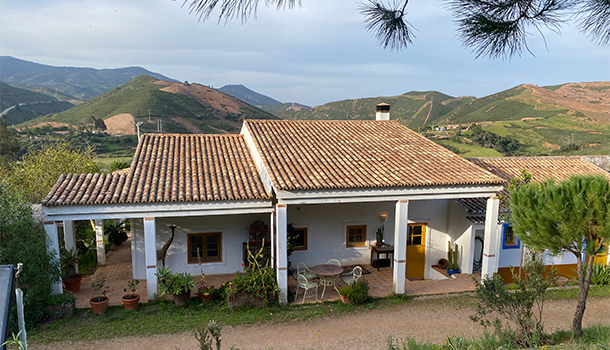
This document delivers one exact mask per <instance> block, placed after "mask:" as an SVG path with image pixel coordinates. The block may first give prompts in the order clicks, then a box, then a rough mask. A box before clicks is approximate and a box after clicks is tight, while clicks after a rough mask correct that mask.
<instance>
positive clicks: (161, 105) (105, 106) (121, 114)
mask: <svg viewBox="0 0 610 350" xmlns="http://www.w3.org/2000/svg"><path fill="white" fill-rule="evenodd" d="M92 117H93V118H95V119H102V120H104V122H105V124H106V127H107V129H108V130H107V132H108V133H110V134H117V135H120V134H123V135H124V134H128V135H131V134H134V133H135V132H136V129H135V123H137V122H140V121H141V122H143V125H142V126H141V127H140V130H141V131H142V132H157V131H158V130H159V128H161V129H162V131H163V132H176V133H228V132H238V131H239V129H240V127H241V122H242V120H243V119H245V118H252V119H253V118H257V119H276V118H277V117H275V116H273V115H271V114H269V113H266V112H264V111H262V110H260V109H258V108H255V107H252V106H250V105H248V104H246V103H244V102H242V101H240V100H238V99H236V98H234V97H232V96H229V95H227V94H224V93H222V92H220V91H218V90H214V89H212V88H210V87H207V86H204V85H200V84H188V83H174V82H168V81H162V80H157V79H155V78H153V77H149V76H139V77H137V78H135V79H133V80H132V81H130V82H128V83H127V84H124V85H122V86H120V87H118V88H116V89H113V90H111V91H108V92H107V93H105V94H102V95H100V96H98V97H95V98H93V99H91V100H89V101H86V102H84V103H82V104H81V105H79V106H76V107H74V108H71V109H69V110H67V111H65V112H62V113H58V114H55V115H52V116H48V117H42V118H37V119H35V120H32V121H30V122H28V123H25V124H22V125H20V127H25V126H29V127H32V126H42V125H50V126H53V127H60V126H79V125H84V124H87V123H90V121H91V118H92ZM159 124H160V127H159Z"/></svg>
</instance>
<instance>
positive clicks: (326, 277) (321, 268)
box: [309, 264, 343, 299]
mask: <svg viewBox="0 0 610 350" xmlns="http://www.w3.org/2000/svg"><path fill="white" fill-rule="evenodd" d="M309 269H310V270H311V271H312V272H313V273H315V274H316V275H318V276H320V282H321V283H322V285H323V286H324V289H322V299H324V292H326V286H333V287H335V290H336V291H337V294H339V289H337V284H336V283H335V280H336V277H337V275H339V274H341V273H343V267H341V266H337V265H329V264H321V265H316V266H312V267H310V268H309Z"/></svg>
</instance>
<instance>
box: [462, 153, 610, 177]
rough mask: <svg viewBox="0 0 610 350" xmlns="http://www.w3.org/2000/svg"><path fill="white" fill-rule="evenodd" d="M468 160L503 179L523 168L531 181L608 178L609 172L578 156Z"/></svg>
mask: <svg viewBox="0 0 610 350" xmlns="http://www.w3.org/2000/svg"><path fill="white" fill-rule="evenodd" d="M469 160H470V161H471V162H473V163H474V164H476V165H478V166H480V167H481V168H483V169H486V170H488V171H490V172H492V173H494V174H496V175H498V176H499V177H501V178H503V179H504V180H505V181H509V180H510V179H511V178H513V177H518V176H519V175H521V171H522V170H524V169H525V170H527V171H528V172H529V173H531V174H532V180H533V181H544V180H546V179H553V180H555V181H563V180H567V179H568V178H569V177H570V176H572V175H604V176H606V177H608V178H609V179H610V173H608V172H606V171H605V170H603V169H602V168H600V167H598V166H595V165H593V164H592V163H590V162H588V161H586V160H584V159H582V158H580V157H505V158H472V159H469Z"/></svg>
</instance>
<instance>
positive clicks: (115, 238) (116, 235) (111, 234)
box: [104, 220, 127, 245]
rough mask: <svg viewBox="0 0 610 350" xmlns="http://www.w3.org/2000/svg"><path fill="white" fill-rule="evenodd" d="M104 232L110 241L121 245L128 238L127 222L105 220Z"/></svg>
mask: <svg viewBox="0 0 610 350" xmlns="http://www.w3.org/2000/svg"><path fill="white" fill-rule="evenodd" d="M104 234H105V235H108V242H110V243H112V244H114V245H121V244H123V242H125V241H126V240H127V233H126V232H125V222H124V221H121V222H119V223H115V222H114V220H106V221H104Z"/></svg>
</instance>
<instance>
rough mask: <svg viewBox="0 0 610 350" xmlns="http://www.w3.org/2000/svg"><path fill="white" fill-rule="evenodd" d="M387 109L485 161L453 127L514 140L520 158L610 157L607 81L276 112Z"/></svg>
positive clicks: (351, 113)
mask: <svg viewBox="0 0 610 350" xmlns="http://www.w3.org/2000/svg"><path fill="white" fill-rule="evenodd" d="M381 102H386V103H389V104H390V105H391V119H393V120H398V121H399V122H401V123H402V124H404V125H407V126H408V127H410V128H411V129H414V130H422V131H425V130H429V129H430V128H431V127H433V126H451V127H448V128H441V129H442V130H441V129H439V130H438V131H432V132H430V131H427V132H428V133H429V134H428V135H429V136H430V137H432V138H433V139H434V140H435V141H438V142H439V143H441V144H443V146H445V147H448V148H450V149H451V150H453V151H455V152H457V153H459V154H468V156H489V154H488V153H487V152H481V150H479V149H477V147H479V146H477V145H476V144H474V143H473V142H472V141H471V140H469V134H468V132H466V133H464V134H462V135H461V136H458V135H456V134H455V131H454V130H455V127H456V125H461V126H462V127H467V126H469V125H470V124H472V123H477V124H480V125H482V126H483V128H484V129H485V130H487V131H490V132H493V133H494V134H496V135H499V136H502V137H508V136H511V137H514V138H516V139H517V140H519V141H520V142H521V143H522V144H523V145H524V149H523V151H521V154H523V155H542V154H574V155H587V154H608V153H610V82H607V81H606V82H604V81H602V82H586V83H567V84H561V85H555V86H550V87H548V88H544V87H538V86H535V85H529V84H524V85H519V86H516V87H514V88H511V89H508V90H505V91H501V92H498V93H495V94H492V95H489V96H485V97H482V98H475V97H457V98H455V97H451V96H448V95H445V94H443V93H440V92H436V91H426V92H408V93H405V94H403V95H399V96H390V97H375V98H363V99H354V100H345V101H337V102H330V103H327V104H325V105H322V106H317V107H314V108H312V109H311V110H300V111H283V112H280V113H277V115H278V116H280V117H281V118H284V119H373V118H375V106H376V105H377V104H379V103H381Z"/></svg>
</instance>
